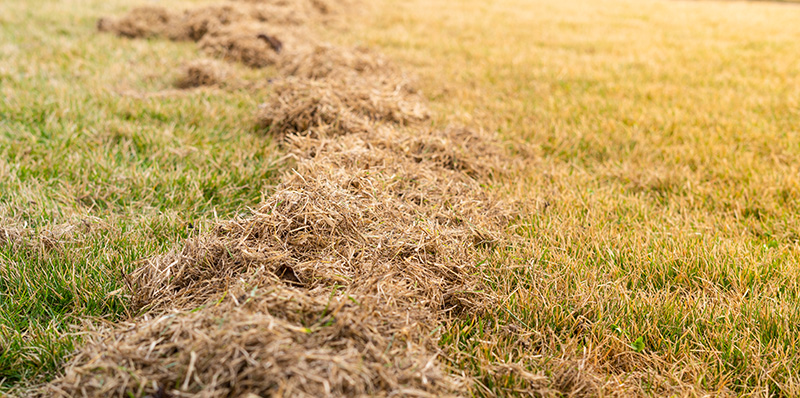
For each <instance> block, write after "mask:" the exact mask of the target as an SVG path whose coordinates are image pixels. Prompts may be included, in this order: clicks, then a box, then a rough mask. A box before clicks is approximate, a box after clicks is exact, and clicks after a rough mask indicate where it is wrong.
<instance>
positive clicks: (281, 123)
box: [258, 79, 429, 136]
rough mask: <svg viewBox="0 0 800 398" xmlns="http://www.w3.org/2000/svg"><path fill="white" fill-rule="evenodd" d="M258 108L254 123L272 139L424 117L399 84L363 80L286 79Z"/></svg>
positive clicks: (362, 129) (423, 110) (353, 129)
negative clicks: (266, 101) (270, 98)
mask: <svg viewBox="0 0 800 398" xmlns="http://www.w3.org/2000/svg"><path fill="white" fill-rule="evenodd" d="M274 87H275V96H274V98H273V99H272V101H270V102H269V103H266V104H264V105H263V106H262V109H261V111H260V112H259V114H258V120H259V124H260V125H261V126H262V127H264V128H268V129H269V132H270V133H271V134H273V135H277V136H285V135H288V134H302V135H310V136H335V135H344V134H354V133H364V132H366V131H367V130H369V129H370V128H371V126H372V123H373V122H383V123H396V124H399V125H410V124H415V123H418V122H422V121H425V120H427V119H428V118H429V113H428V109H427V107H425V106H424V105H423V104H422V103H421V102H420V100H419V99H418V98H416V97H409V96H408V94H407V93H406V92H405V91H404V90H403V88H402V84H399V83H398V84H397V85H395V86H390V85H386V84H376V83H375V82H373V81H370V80H365V79H347V80H338V79H324V80H304V79H286V80H284V81H282V82H279V83H277V84H275V86H274Z"/></svg>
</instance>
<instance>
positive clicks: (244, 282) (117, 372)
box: [53, 127, 508, 396]
mask: <svg viewBox="0 0 800 398" xmlns="http://www.w3.org/2000/svg"><path fill="white" fill-rule="evenodd" d="M406 134H408V133H407V132H403V131H401V130H398V129H394V128H388V127H387V128H381V129H377V130H375V131H373V132H372V134H370V135H365V136H352V137H349V139H347V140H344V139H341V138H326V139H313V138H309V137H302V136H294V138H292V139H291V140H290V141H289V145H290V147H291V150H292V151H293V152H294V153H295V154H296V155H297V156H298V157H302V156H307V154H309V153H312V152H313V157H311V158H310V159H308V160H305V161H302V162H300V164H298V166H297V168H296V169H295V170H293V171H291V172H289V173H287V174H286V176H285V178H284V182H283V183H282V184H281V186H279V187H278V189H277V191H276V192H275V193H274V194H273V195H272V196H270V198H268V199H267V201H266V202H265V203H263V204H262V205H261V206H260V207H259V208H258V209H257V210H256V211H255V212H254V215H253V216H252V217H250V218H248V219H244V220H234V221H231V222H228V223H225V224H222V225H220V226H219V227H218V228H217V229H216V231H215V232H214V233H213V234H212V235H210V236H207V237H204V238H200V239H197V240H191V241H189V242H187V244H186V246H185V247H184V248H183V250H182V251H181V252H180V253H175V254H171V255H167V256H164V257H159V258H156V259H154V260H153V261H151V262H150V263H148V264H147V265H146V266H144V267H142V268H140V269H139V270H137V271H136V272H135V273H134V274H132V275H131V276H130V280H129V283H130V284H131V286H132V291H133V293H134V297H133V302H132V305H133V309H134V310H136V311H140V312H145V313H156V314H163V313H167V314H171V313H170V312H169V309H170V308H178V309H182V310H181V311H180V313H178V314H172V315H171V316H174V317H175V319H176V320H174V321H172V320H171V321H170V322H169V323H166V321H167V318H164V316H162V317H159V318H157V319H156V320H147V321H141V322H139V324H138V326H137V328H136V329H133V331H128V332H122V333H118V334H116V335H115V337H114V338H113V339H109V338H107V339H106V340H104V341H100V342H97V343H95V344H92V345H90V347H89V348H88V349H87V350H85V351H84V352H82V354H81V355H80V356H79V357H78V358H76V359H75V361H74V363H75V365H74V366H72V367H70V371H69V372H68V374H67V375H66V376H65V378H63V379H62V380H60V381H59V382H58V383H57V386H58V387H57V388H58V389H61V390H64V391H67V392H68V394H71V393H72V392H73V391H76V390H69V388H72V387H70V386H82V387H83V388H84V389H87V388H88V389H91V391H92V392H91V393H89V396H100V395H104V394H112V395H113V396H123V394H124V393H125V392H130V391H145V392H148V393H151V394H152V393H155V392H157V391H159V390H160V389H167V388H172V387H169V386H181V389H177V390H175V389H172V390H167V392H168V393H170V394H176V395H177V394H179V393H181V391H185V392H187V393H189V392H191V393H199V392H201V393H202V394H205V395H207V396H220V395H222V396H229V395H230V394H233V395H240V394H244V393H255V394H265V393H267V394H273V393H276V391H280V394H281V395H283V394H284V392H291V393H292V394H290V395H293V394H295V393H296V394H301V395H302V394H307V395H323V396H327V395H334V396H349V395H358V394H369V395H383V394H389V393H402V394H409V395H413V393H415V392H417V393H419V394H423V393H426V394H436V395H438V394H446V393H450V392H451V391H452V388H453V386H454V385H455V384H456V382H455V381H454V380H452V379H450V378H449V377H446V376H443V375H442V374H441V373H440V371H439V370H438V369H439V368H438V365H436V361H434V360H433V359H432V358H433V354H432V353H435V351H436V347H435V340H433V339H431V337H434V336H435V335H432V334H431V331H433V330H435V327H436V325H437V324H439V323H440V322H442V320H443V319H446V318H447V316H449V315H448V314H453V315H455V314H460V313H464V312H467V313H475V312H479V311H481V310H482V308H483V307H484V306H485V305H486V304H487V303H489V302H491V300H490V298H489V297H487V296H486V295H485V294H484V293H481V291H482V290H483V289H482V287H481V281H480V280H479V279H478V278H477V277H476V274H477V272H476V271H477V270H476V268H475V264H477V263H478V262H479V258H478V257H477V254H476V253H477V252H476V250H475V249H474V248H475V247H476V246H480V245H484V244H487V243H491V242H492V241H494V240H496V239H497V237H496V235H497V232H498V231H499V230H501V229H502V227H503V225H504V224H505V223H506V222H507V214H508V213H507V212H506V209H505V207H504V206H502V204H500V203H497V202H495V201H494V200H492V198H491V197H490V196H489V195H487V194H486V193H485V192H483V191H482V189H481V188H480V186H479V184H478V182H477V181H475V180H473V179H472V178H470V177H469V176H467V175H466V174H464V173H462V172H460V171H458V170H452V169H451V168H449V167H447V166H446V165H442V164H439V163H437V162H431V161H420V160H419V158H418V156H419V152H417V151H415V150H413V149H412V150H409V146H408V142H409V141H408V138H407V136H406ZM433 148H435V147H433ZM431 156H432V157H434V158H437V157H438V156H436V155H434V154H431ZM247 292H267V293H265V294H267V295H271V296H269V299H268V300H267V301H261V300H264V299H263V297H260V296H259V297H258V298H256V299H253V298H252V297H253V295H254V294H256V293H252V294H250V295H248V294H245V293H247ZM277 296H288V297H290V299H283V300H277V299H275V297H277ZM248 300H255V302H257V303H266V304H263V305H262V304H253V305H252V306H250V307H241V303H243V302H247V301H248ZM220 303H223V304H220ZM323 304H324V308H325V310H320V309H321V308H323ZM303 306H310V307H313V308H316V310H306V309H303ZM195 308H202V309H201V310H200V311H197V313H195V314H191V313H189V314H187V313H186V311H187V310H189V309H195ZM309 311H310V312H311V313H312V315H307V316H306V317H305V318H304V314H308V313H309ZM326 311H327V312H326ZM225 314H233V315H229V316H230V317H233V319H229V318H225V316H224V315H225ZM168 316H169V315H168ZM169 319H171V318H169ZM176 325H178V326H176ZM259 325H271V326H270V327H269V328H268V327H266V326H259ZM346 325H358V327H357V328H356V329H355V330H357V331H358V333H357V332H356V331H354V330H353V329H347V333H344V334H342V333H343V332H342V328H344V327H345V326H346ZM309 328H310V330H312V331H311V332H310V331H309V330H307V329H309ZM314 328H319V331H316V329H314ZM242 329H244V330H242ZM165 330H166V332H165ZM249 330H259V331H260V332H259V334H258V335H257V336H256V335H251V334H248V333H247V331H249ZM365 331H368V332H365ZM309 333H311V334H313V336H308V334H309ZM364 333H368V335H364ZM158 336H167V337H158ZM248 339H253V340H248ZM393 340H394V341H395V343H392V341H393ZM280 342H282V343H280ZM281 344H282V345H281ZM395 344H396V345H395ZM179 347H182V349H179ZM280 347H283V349H280ZM288 347H292V349H291V350H290V349H289V348H288ZM342 350H344V351H342ZM387 350H389V352H392V354H391V355H388V354H387V355H384V356H380V355H378V354H377V353H380V352H387ZM392 350H394V351H392ZM398 350H399V351H398ZM192 352H194V353H195V357H196V359H195V360H194V364H192V363H193V360H192V355H191V353H192ZM98 356H99V359H98ZM90 358H94V360H93V361H88V360H89V359H90ZM197 358H202V363H199V362H198V359H197ZM309 358H313V361H309V360H308V359H309ZM390 359H391V360H390ZM219 360H222V362H221V363H219V364H216V365H215V363H217V362H215V361H219ZM393 361H394V362H393ZM117 363H123V364H125V366H124V367H122V368H121V367H119V366H117V365H116V364H117ZM170 364H172V366H176V364H179V366H178V367H177V368H170V367H169V365H170ZM281 364H297V365H294V367H292V366H289V365H283V366H286V367H285V368H284V367H282V366H281ZM351 364H359V365H358V366H356V367H354V368H351V367H348V366H351ZM411 364H415V365H413V366H412V365H411ZM422 364H425V365H424V366H422ZM419 366H422V369H423V372H422V373H420V367H419ZM278 369H282V370H278ZM188 374H191V377H190V376H189V375H188ZM132 375H133V376H132ZM100 380H102V383H101V382H100ZM187 380H188V381H187ZM398 380H404V381H403V382H400V381H398ZM326 383H327V386H326ZM53 388H56V387H55V386H53ZM409 388H410V389H409Z"/></svg>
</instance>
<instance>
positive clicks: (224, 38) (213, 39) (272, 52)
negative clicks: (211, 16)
mask: <svg viewBox="0 0 800 398" xmlns="http://www.w3.org/2000/svg"><path fill="white" fill-rule="evenodd" d="M276 43H280V41H279V39H277V38H276V37H275V36H273V35H272V34H271V33H268V32H265V30H264V27H263V26H261V25H259V24H253V23H239V24H234V25H229V26H224V27H221V28H220V29H217V30H214V31H212V32H210V33H208V34H206V35H205V36H203V38H202V39H201V40H200V41H199V43H198V44H199V46H200V48H202V49H203V50H205V51H206V52H207V53H209V54H211V55H214V56H217V57H220V58H223V59H225V60H227V61H233V62H241V63H243V64H245V65H247V66H249V67H251V68H263V67H265V66H269V65H274V64H275V63H276V62H277V60H278V52H279V51H280V48H281V45H280V44H277V45H276Z"/></svg>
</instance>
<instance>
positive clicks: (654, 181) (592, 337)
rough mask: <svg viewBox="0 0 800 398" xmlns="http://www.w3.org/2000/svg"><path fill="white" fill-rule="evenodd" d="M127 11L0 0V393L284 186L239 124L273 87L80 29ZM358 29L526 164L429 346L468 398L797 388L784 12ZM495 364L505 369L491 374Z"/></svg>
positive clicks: (574, 15)
mask: <svg viewBox="0 0 800 398" xmlns="http://www.w3.org/2000/svg"><path fill="white" fill-rule="evenodd" d="M147 4H150V3H147ZM171 4H172V3H171ZM176 4H178V3H176ZM188 4H195V3H188V2H187V3H180V5H188ZM180 5H179V6H180ZM130 6H132V3H131V2H128V1H121V0H119V1H118V0H115V1H110V2H109V1H90V0H71V1H65V2H58V1H44V0H42V1H35V2H10V1H7V2H2V3H0V342H1V343H2V347H0V348H2V353H0V379H4V382H3V383H4V385H5V386H10V385H13V384H14V383H16V382H18V381H20V380H26V379H30V378H32V377H36V376H38V375H43V374H48V373H50V372H53V371H54V370H57V369H58V365H59V363H60V361H61V360H62V358H63V357H64V355H66V354H68V353H69V352H71V351H72V350H73V348H74V345H75V344H76V343H78V342H79V341H80V338H79V332H80V331H81V330H82V327H81V326H80V325H81V322H83V320H84V319H87V318H92V319H95V320H97V319H98V318H102V319H107V320H110V321H113V320H115V319H119V318H120V317H124V316H125V303H126V298H125V295H124V289H122V288H123V287H124V283H123V281H122V277H121V275H122V273H123V272H124V271H128V270H130V269H132V268H133V267H135V266H136V264H137V261H139V260H141V259H144V258H147V257H149V256H151V255H153V254H157V253H163V252H166V251H168V250H171V249H174V248H176V247H179V245H180V241H181V239H182V238H184V237H186V236H189V235H194V234H197V233H201V232H202V231H203V230H206V229H207V228H208V225H210V223H212V222H213V221H214V220H215V219H226V218H231V217H233V216H234V215H236V214H240V213H247V210H248V206H255V205H256V204H257V203H258V202H259V201H260V199H261V198H262V197H263V195H264V193H265V192H269V188H270V186H272V185H273V184H275V183H277V181H276V174H277V173H278V172H279V171H280V170H281V164H280V163H279V162H277V159H279V158H280V157H281V153H280V151H279V150H278V149H276V147H275V146H274V145H273V144H272V143H271V142H270V141H269V139H268V138H266V137H264V136H263V135H260V134H258V133H256V132H254V131H253V128H252V126H253V125H254V120H253V115H254V113H255V109H256V106H257V104H258V102H260V100H262V99H263V98H264V97H265V96H266V95H268V93H254V92H245V91H232V92H231V91H223V90H197V91H191V92H186V93H180V92H174V91H173V90H172V89H171V82H172V80H173V79H174V78H175V76H177V71H178V68H179V66H180V65H181V64H182V63H183V62H185V61H188V60H192V59H195V58H198V57H199V55H198V53H197V51H196V49H195V47H194V44H191V43H170V42H166V41H159V40H152V41H142V40H133V41H132V40H125V39H119V38H115V37H112V36H110V35H104V34H97V33H96V32H95V28H94V26H95V22H96V19H97V18H98V17H100V16H106V15H114V14H119V13H122V12H123V11H124V10H126V9H128V8H129V7H130ZM363 12H364V13H365V14H364V16H363V17H360V18H358V19H357V21H356V23H354V24H353V25H352V26H350V27H349V28H348V29H349V30H348V31H344V32H339V31H336V32H333V33H331V39H332V40H336V41H340V42H346V43H351V44H353V43H358V44H364V45H367V46H369V47H373V48H376V49H377V50H379V51H381V52H383V53H385V54H387V55H388V56H389V57H390V58H392V59H394V60H395V61H396V62H397V63H399V64H401V65H402V66H403V67H404V68H405V69H406V70H408V71H410V72H412V73H415V74H417V75H418V77H419V79H420V84H419V87H420V88H421V89H422V90H423V92H424V94H425V95H426V96H428V98H430V100H431V102H432V104H431V105H432V107H433V108H434V110H435V111H436V114H437V115H438V117H439V120H437V121H436V123H440V124H443V123H445V122H448V121H455V122H461V123H467V124H470V125H477V126H482V127H484V128H486V129H488V130H497V131H499V132H500V136H501V137H502V138H504V139H506V140H507V142H508V143H509V148H510V149H511V151H512V152H519V153H517V154H516V156H515V157H512V158H510V159H509V162H514V163H515V164H518V165H520V167H521V168H522V170H523V171H522V172H519V173H516V174H514V175H513V176H508V177H503V178H500V179H499V180H498V181H497V183H496V185H495V186H494V187H491V189H493V190H495V191H497V192H500V193H502V194H503V195H507V197H508V198H509V200H521V201H523V203H524V207H523V208H524V209H525V211H524V212H523V214H521V216H520V217H519V219H518V220H516V222H515V225H514V226H513V228H512V230H513V232H514V235H515V239H512V240H511V242H512V244H510V245H509V247H508V248H496V249H495V250H494V251H493V252H491V253H488V255H489V258H488V259H487V261H486V262H485V277H486V278H487V279H488V280H489V281H490V282H491V284H492V286H493V287H494V289H495V290H496V293H498V294H499V295H500V296H501V297H502V300H501V305H499V306H498V307H497V308H496V310H495V311H494V312H490V313H487V314H484V315H483V316H482V317H480V318H477V319H474V320H465V321H463V322H458V323H456V324H454V325H451V326H450V327H449V330H448V331H447V332H446V334H445V338H444V339H443V340H442V347H443V348H444V349H445V352H446V353H447V355H446V359H447V360H448V361H449V363H450V364H451V366H452V367H453V368H454V369H455V370H456V371H457V372H458V373H461V370H462V369H463V371H464V372H465V373H467V374H473V375H476V376H477V380H476V382H477V383H478V384H479V387H478V391H490V392H495V393H499V394H510V393H513V391H514V389H516V388H528V387H530V385H529V384H528V383H530V381H531V380H532V379H535V378H531V377H528V380H527V381H526V380H523V378H522V377H520V376H519V375H520V374H521V373H520V371H519V369H526V370H527V372H529V373H532V374H540V375H542V376H544V377H545V378H546V379H547V381H543V382H542V384H543V385H547V386H548V388H553V389H555V390H558V391H561V392H565V393H568V392H570V391H574V390H575V389H576V388H581V387H582V386H583V385H584V384H586V383H588V381H587V380H595V379H597V378H599V379H601V380H607V381H608V383H607V384H608V387H607V389H609V390H619V391H623V390H624V389H625V388H626V386H625V383H628V384H635V385H638V386H639V387H641V388H643V389H646V387H647V383H651V384H652V386H653V389H654V390H653V393H654V394H659V395H661V394H665V393H668V392H669V391H668V389H665V387H664V386H683V388H684V390H685V391H686V390H691V389H695V390H696V391H718V390H721V389H728V390H731V391H733V392H735V393H739V394H766V393H778V394H783V395H787V396H793V395H798V394H800V375H798V370H797V369H800V360H798V359H797V358H800V355H799V354H800V348H798V347H797V343H798V342H799V341H798V340H800V335H799V334H798V332H800V330H798V329H800V326H798V325H800V308H798V298H799V296H800V286H799V285H798V282H800V278H799V277H800V274H798V259H799V258H800V250H798V241H800V221H798V208H800V174H798V171H799V170H798V168H800V40H798V39H800V23H798V21H800V7H797V6H794V5H788V4H778V3H767V2H759V3H745V2H683V1H647V0H646V1H626V0H608V1H603V2H597V1H589V0H585V1H583V0H559V1H556V0H547V1H545V0H533V1H522V0H498V1H494V2H486V1H477V0H463V1H449V0H409V1H403V2H401V1H396V0H378V1H376V2H372V3H371V5H370V6H368V7H367V9H366V10H365V11H363ZM239 72H240V73H243V74H246V75H247V74H249V77H250V78H252V79H255V78H265V77H266V76H269V73H270V72H269V70H266V71H260V72H248V71H246V70H245V69H243V68H242V69H241V70H240V71H239ZM154 94H155V95H154ZM517 149H518V151H517ZM504 363H519V364H521V365H520V366H521V368H520V367H517V368H515V369H517V371H516V372H508V373H506V374H505V375H503V374H502V372H500V371H499V370H498V369H502V367H499V366H498V365H500V364H504ZM509 369H510V368H509ZM593 377H594V378H595V379H592V378H593ZM626 380H627V381H626ZM582 383H583V384H582Z"/></svg>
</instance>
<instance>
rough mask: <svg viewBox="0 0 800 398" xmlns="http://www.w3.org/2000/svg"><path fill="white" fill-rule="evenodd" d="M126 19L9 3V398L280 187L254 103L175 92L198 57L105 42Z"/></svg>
mask: <svg viewBox="0 0 800 398" xmlns="http://www.w3.org/2000/svg"><path fill="white" fill-rule="evenodd" d="M128 7H129V5H128V4H127V2H125V1H116V2H105V1H102V2H101V1H70V2H55V1H37V2H6V3H3V4H2V5H0V58H2V59H3V62H2V64H1V65H0V92H2V94H0V231H3V232H0V236H2V237H0V338H2V340H0V342H2V345H0V348H2V350H0V380H2V381H3V383H4V384H6V385H10V384H14V383H16V382H18V381H20V380H27V379H31V378H33V377H35V376H37V375H41V374H48V373H51V372H53V371H54V370H56V369H58V365H59V364H60V363H61V362H62V360H63V358H64V356H65V355H67V354H69V353H70V352H71V351H72V350H73V349H74V347H75V343H76V342H78V341H79V335H78V334H77V333H76V332H79V331H80V328H76V325H77V326H79V325H80V324H81V322H82V320H83V319H86V318H87V317H95V318H102V319H106V320H111V321H113V320H114V319H117V318H118V317H119V316H120V315H123V314H124V312H125V306H126V300H125V297H124V295H123V294H122V293H120V292H121V291H122V290H120V288H121V287H122V286H123V285H122V280H121V275H122V273H123V272H124V271H130V270H131V269H132V267H134V266H135V265H136V264H137V262H139V261H140V260H142V259H145V258H147V257H149V256H151V255H153V254H156V253H164V252H166V251H169V250H172V249H173V248H176V247H178V245H179V244H180V241H181V240H182V239H183V238H185V237H186V236H189V235H192V234H196V233H199V232H198V231H203V230H204V229H206V228H207V227H208V225H209V224H210V223H211V222H213V220H215V219H217V218H220V219H227V218H231V217H232V216H234V215H235V214H237V213H240V212H246V211H247V208H248V206H252V205H255V204H257V203H258V202H260V201H261V199H262V195H263V193H264V192H265V190H267V189H268V188H269V187H270V185H271V184H275V183H276V181H275V178H274V177H275V174H276V170H277V169H278V168H279V165H277V164H276V163H275V161H276V159H277V158H278V157H279V156H280V153H279V152H278V151H277V150H276V149H275V147H274V146H273V145H272V144H271V143H270V141H269V139H267V138H266V137H264V136H262V135H259V134H254V133H253V132H252V131H251V128H250V126H252V125H253V124H254V119H253V118H254V116H253V111H252V110H253V109H254V108H255V107H256V105H257V104H256V98H257V97H258V95H254V94H253V93H252V92H244V91H242V92H237V91H234V92H225V91H220V90H205V91H204V90H198V91H190V92H186V93H176V92H172V91H170V90H171V82H172V80H173V79H174V78H175V77H176V76H177V73H178V69H179V67H180V65H181V64H182V62H185V61H187V60H191V59H194V58H197V57H198V54H197V51H196V49H195V46H194V44H176V43H170V42H165V41H152V42H147V41H131V40H124V39H119V38H116V37H113V36H111V35H99V34H97V33H96V32H95V27H94V26H95V22H96V19H97V18H98V17H99V16H102V15H111V14H118V13H121V12H122V11H123V10H125V9H127V8H128ZM240 72H241V73H244V74H249V75H251V77H253V78H256V77H257V76H259V74H267V73H269V72H268V71H267V72H251V71H247V70H244V68H242V70H241V71H240ZM153 92H162V93H164V96H162V97H151V98H147V97H146V96H145V95H144V94H145V93H153ZM262 94H263V93H262ZM264 95H265V94H264ZM5 233H9V234H11V235H8V236H12V235H18V236H21V238H19V239H15V242H14V243H10V242H8V241H7V239H5V236H4V235H5Z"/></svg>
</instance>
